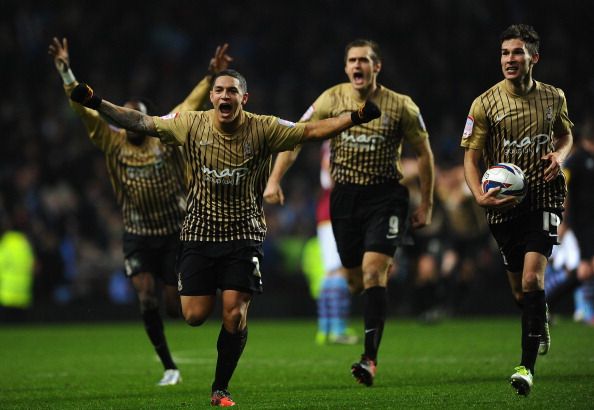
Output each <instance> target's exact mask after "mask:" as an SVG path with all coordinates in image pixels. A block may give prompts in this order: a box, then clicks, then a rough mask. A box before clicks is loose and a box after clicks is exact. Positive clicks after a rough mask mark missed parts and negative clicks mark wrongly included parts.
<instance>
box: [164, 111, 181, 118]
mask: <svg viewBox="0 0 594 410" xmlns="http://www.w3.org/2000/svg"><path fill="white" fill-rule="evenodd" d="M178 115H179V112H172V113H171V114H167V115H164V116H162V117H161V119H162V120H173V119H175V118H177V116H178Z"/></svg>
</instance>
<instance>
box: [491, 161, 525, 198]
mask: <svg viewBox="0 0 594 410" xmlns="http://www.w3.org/2000/svg"><path fill="white" fill-rule="evenodd" d="M482 185H483V192H487V191H489V190H490V189H493V188H501V191H499V193H498V194H497V198H505V197H508V196H515V197H518V198H519V199H520V201H521V200H522V199H524V195H526V177H525V176H524V171H522V170H521V169H520V167H518V166H516V165H514V164H510V163H508V162H501V163H499V164H495V165H493V166H492V167H490V168H489V169H488V170H487V171H485V173H484V174H483V179H482Z"/></svg>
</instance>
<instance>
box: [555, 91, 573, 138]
mask: <svg viewBox="0 0 594 410" xmlns="http://www.w3.org/2000/svg"><path fill="white" fill-rule="evenodd" d="M559 96H560V97H561V99H562V103H561V111H560V113H559V115H558V116H557V118H556V119H555V123H554V124H553V131H554V133H555V135H566V134H569V133H570V132H571V128H572V127H573V123H572V122H571V120H570V119H569V113H568V112H567V100H566V99H565V93H564V92H563V91H562V90H559Z"/></svg>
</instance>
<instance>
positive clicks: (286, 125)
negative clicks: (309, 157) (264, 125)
mask: <svg viewBox="0 0 594 410" xmlns="http://www.w3.org/2000/svg"><path fill="white" fill-rule="evenodd" d="M303 134H305V124H303V123H294V122H290V121H287V120H283V119H281V118H278V117H270V122H269V129H268V133H267V138H268V143H269V146H270V149H271V151H272V152H281V151H288V150H292V149H293V148H295V146H296V145H298V144H301V143H302V142H303Z"/></svg>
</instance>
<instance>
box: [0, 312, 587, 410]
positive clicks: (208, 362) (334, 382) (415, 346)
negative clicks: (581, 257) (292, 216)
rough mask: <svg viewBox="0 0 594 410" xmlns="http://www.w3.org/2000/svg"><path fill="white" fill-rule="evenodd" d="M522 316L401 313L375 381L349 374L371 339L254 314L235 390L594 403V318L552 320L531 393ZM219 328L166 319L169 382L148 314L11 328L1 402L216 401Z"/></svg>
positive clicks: (284, 396)
mask: <svg viewBox="0 0 594 410" xmlns="http://www.w3.org/2000/svg"><path fill="white" fill-rule="evenodd" d="M360 322H361V321H360V320H353V325H354V326H355V327H360V326H361V325H360ZM519 323H520V322H519V317H518V318H509V319H508V318H505V319H472V320H470V319H469V320H451V321H446V322H443V323H441V324H437V325H422V324H419V323H416V322H413V321H410V320H398V319H392V320H390V321H389V322H388V323H387V325H386V330H385V332H384V338H383V341H382V345H381V350H380V356H379V366H378V374H377V377H376V383H375V385H374V386H373V387H371V388H367V387H364V386H361V385H358V384H356V383H355V382H354V380H353V379H352V377H351V375H350V365H351V363H352V362H353V361H355V360H356V359H358V357H359V355H360V354H361V352H362V344H359V345H355V346H316V345H315V344H314V333H315V323H314V321H313V320H310V321H298V320H288V321H263V320H252V321H251V322H250V324H249V339H248V344H247V347H246V350H245V352H244V355H243V357H242V359H241V361H240V362H239V366H238V368H237V370H236V372H235V375H234V377H233V379H232V380H231V385H230V388H229V390H230V391H231V393H232V394H233V398H234V399H235V400H236V402H237V404H238V406H239V408H241V409H368V408H381V409H409V408H439V409H444V408H446V409H447V408H451V409H460V408H469V407H470V408H485V409H508V408H512V409H513V408H518V409H519V408H522V409H566V408H584V409H586V408H589V409H592V408H593V407H594V404H593V403H594V328H592V327H587V326H584V325H581V324H575V323H572V322H570V321H569V320H566V321H562V322H560V323H558V324H556V325H555V326H553V327H552V330H551V332H552V346H551V351H550V353H549V354H548V355H547V356H544V357H540V358H539V360H538V362H537V369H536V370H537V373H536V377H535V385H534V388H533V390H532V393H531V394H530V396H529V397H527V398H524V397H517V396H516V395H515V393H514V392H513V391H512V389H511V387H510V386H509V383H508V381H507V378H508V377H509V376H510V375H511V373H512V372H513V367H514V366H515V365H517V364H518V362H519V359H520V357H519V356H520V346H519V344H520V338H519V334H520V324H519ZM219 327H220V324H219V323H217V320H213V321H211V322H210V324H206V325H205V326H203V327H200V328H191V327H189V326H187V325H185V324H184V323H182V322H166V334H167V337H168V340H169V345H170V348H171V350H172V352H173V355H174V358H175V359H176V361H177V363H178V366H179V368H180V370H181V371H182V375H183V378H184V382H183V383H182V384H181V385H177V386H168V387H157V386H155V383H156V382H157V381H158V380H159V379H160V377H161V375H162V368H161V365H160V363H159V362H158V360H157V358H156V355H155V354H154V352H153V351H152V347H151V346H150V344H149V341H148V338H147V337H146V336H145V334H144V329H143V328H142V324H141V322H140V320H139V321H138V322H134V323H115V324H69V325H48V326H42V325H26V326H15V327H8V326H3V327H0V409H189V408H192V409H200V408H203V409H206V408H210V406H209V398H210V384H211V382H212V378H213V373H214V366H215V358H216V347H215V345H216V338H217V335H218V331H219Z"/></svg>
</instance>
